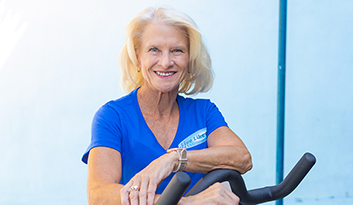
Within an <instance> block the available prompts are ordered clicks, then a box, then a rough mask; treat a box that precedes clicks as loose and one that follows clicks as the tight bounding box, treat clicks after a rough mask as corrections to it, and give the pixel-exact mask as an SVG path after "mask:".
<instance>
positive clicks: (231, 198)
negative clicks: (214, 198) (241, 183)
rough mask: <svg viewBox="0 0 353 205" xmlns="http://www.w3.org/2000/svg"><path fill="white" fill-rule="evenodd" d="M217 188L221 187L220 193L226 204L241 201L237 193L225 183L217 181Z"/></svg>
mask: <svg viewBox="0 0 353 205" xmlns="http://www.w3.org/2000/svg"><path fill="white" fill-rule="evenodd" d="M215 185H216V186H217V188H219V189H220V193H219V194H220V195H221V196H222V198H223V200H222V201H224V202H225V204H238V203H239V198H238V196H237V195H235V194H234V193H233V192H232V191H230V190H229V189H227V188H226V187H225V186H224V185H223V184H221V183H216V184H215Z"/></svg>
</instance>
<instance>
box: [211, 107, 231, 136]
mask: <svg viewBox="0 0 353 205" xmlns="http://www.w3.org/2000/svg"><path fill="white" fill-rule="evenodd" d="M206 124H207V136H209V135H210V134H211V133H212V132H213V131H214V130H215V129H217V128H219V127H222V126H227V127H228V124H227V122H226V121H225V119H224V117H223V115H222V113H221V111H220V110H219V109H218V107H217V106H216V105H215V104H214V103H213V102H211V101H208V106H207V111H206Z"/></svg>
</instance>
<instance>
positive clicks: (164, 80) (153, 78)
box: [137, 23, 189, 92]
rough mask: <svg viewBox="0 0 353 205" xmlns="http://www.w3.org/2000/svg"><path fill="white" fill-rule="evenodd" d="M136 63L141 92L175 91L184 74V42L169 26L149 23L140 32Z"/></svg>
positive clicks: (186, 41)
mask: <svg viewBox="0 0 353 205" xmlns="http://www.w3.org/2000/svg"><path fill="white" fill-rule="evenodd" d="M137 61H138V65H137V66H138V67H141V72H142V76H143V79H144V81H143V83H144V85H145V86H143V87H144V88H149V89H152V90H159V91H162V92H173V91H174V90H176V91H178V88H179V84H180V83H181V82H182V81H183V80H184V78H185V76H186V74H187V70H188V61H189V50H188V40H187V38H186V36H185V34H184V33H183V32H181V31H180V30H178V29H176V28H175V27H173V26H168V25H163V24H158V23H151V24H150V25H148V26H147V27H146V28H145V30H144V35H143V37H142V42H141V46H140V49H139V51H138V52H137Z"/></svg>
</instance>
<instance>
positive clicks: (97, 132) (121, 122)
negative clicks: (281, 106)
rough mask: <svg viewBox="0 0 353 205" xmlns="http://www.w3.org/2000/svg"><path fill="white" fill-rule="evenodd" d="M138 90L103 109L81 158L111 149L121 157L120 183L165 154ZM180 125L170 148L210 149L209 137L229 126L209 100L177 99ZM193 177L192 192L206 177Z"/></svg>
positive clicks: (84, 159)
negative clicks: (141, 104) (142, 107)
mask: <svg viewBox="0 0 353 205" xmlns="http://www.w3.org/2000/svg"><path fill="white" fill-rule="evenodd" d="M137 90H138V88H137V89H136V90H134V91H132V92H131V93H130V94H128V95H126V96H124V97H122V98H119V99H117V100H113V101H110V102H108V103H106V104H105V105H103V106H102V107H101V108H100V109H99V110H98V111H97V113H96V114H95V116H94V119H93V122H92V139H91V143H90V145H89V147H88V149H87V151H86V153H85V154H84V155H83V157H82V161H83V162H84V163H87V158H88V154H89V151H90V150H91V149H92V148H94V147H102V146H103V147H110V148H113V149H116V150H117V151H119V152H120V154H121V160H122V176H121V180H120V183H121V184H126V183H127V182H129V180H130V179H131V178H132V177H133V176H134V175H135V174H136V173H138V172H140V171H141V170H142V169H144V168H145V167H146V166H147V165H149V164H150V163H151V162H152V161H153V160H155V159H157V158H158V157H160V156H162V155H164V154H166V150H165V149H164V148H163V147H162V146H161V145H160V144H159V142H158V141H157V139H156V138H155V136H154V134H153V133H152V131H151V130H150V128H149V127H148V126H147V123H146V121H145V119H144V117H143V115H142V112H141V110H140V107H139V105H138V101H137ZM177 102H178V105H179V124H178V129H177V132H176V135H175V137H174V140H173V142H172V144H171V146H170V148H175V147H184V148H187V150H188V151H189V150H200V149H205V148H207V147H208V146H207V136H208V135H209V134H210V133H211V132H213V131H214V130H215V129H217V128H219V127H221V126H228V125H227V123H226V122H225V120H224V117H223V116H222V114H221V112H220V111H219V110H218V108H217V107H216V105H215V104H213V103H212V102H211V101H210V100H205V99H192V98H185V97H183V96H180V95H178V96H177ZM186 173H187V174H188V175H189V176H190V177H191V184H190V186H189V189H190V188H191V187H192V186H193V185H194V184H195V183H196V182H197V181H198V180H200V179H201V178H202V177H203V176H204V174H202V173H191V172H186ZM173 175H174V174H173V173H172V174H171V175H170V176H169V177H167V178H166V179H164V180H163V182H162V183H161V184H160V186H159V187H158V189H157V191H156V193H157V194H161V193H162V192H163V190H164V188H165V187H166V186H167V184H168V183H169V181H170V180H171V178H172V177H173Z"/></svg>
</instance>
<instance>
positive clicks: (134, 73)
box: [82, 8, 252, 205]
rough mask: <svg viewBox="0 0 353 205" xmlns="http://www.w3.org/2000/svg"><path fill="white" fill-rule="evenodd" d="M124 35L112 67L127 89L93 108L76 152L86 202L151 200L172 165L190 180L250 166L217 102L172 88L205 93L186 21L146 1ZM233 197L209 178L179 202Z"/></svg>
mask: <svg viewBox="0 0 353 205" xmlns="http://www.w3.org/2000/svg"><path fill="white" fill-rule="evenodd" d="M126 38H127V41H126V43H125V45H124V47H123V48H122V50H121V52H120V54H119V66H120V69H121V70H122V87H123V88H124V90H126V91H128V92H130V93H129V94H128V95H126V96H124V97H122V98H120V99H117V100H114V101H110V102H108V103H107V104H105V105H104V106H102V107H101V108H100V109H99V110H98V111H97V113H96V115H95V117H94V120H93V124H92V141H91V144H90V146H89V147H88V149H87V152H86V153H85V154H84V156H83V159H82V160H83V161H84V162H85V163H87V164H88V181H87V194H88V201H89V204H132V205H135V204H143V205H144V204H149V205H150V204H153V203H154V202H155V201H156V200H157V199H158V197H159V194H160V193H161V192H162V191H163V189H164V188H165V187H166V185H167V184H168V182H169V180H170V179H171V178H172V176H173V172H178V171H183V170H184V171H186V172H187V173H188V174H189V175H190V177H191V179H192V183H191V185H190V187H192V186H193V185H194V184H195V183H196V182H197V181H198V180H199V179H200V178H201V177H202V176H203V175H204V174H203V173H207V172H209V171H211V170H213V169H218V168H228V169H234V170H237V171H239V172H240V173H245V172H247V171H248V170H250V169H251V168H252V162H251V156H250V154H249V152H248V150H247V149H246V147H245V145H244V144H243V142H242V141H241V140H240V138H239V137H238V136H237V135H236V134H235V133H233V132H232V131H231V130H230V129H229V128H228V126H227V123H226V122H225V120H224V118H223V116H222V114H221V113H220V111H219V110H218V108H217V107H216V106H215V105H214V104H213V103H211V102H210V101H209V100H201V99H197V100H195V99H191V98H185V97H182V96H180V95H179V93H184V94H196V93H199V92H206V91H208V90H209V89H210V88H211V86H212V82H213V75H212V70H211V63H210V58H209V55H208V52H207V50H206V49H205V46H204V44H203V43H202V39H201V35H200V33H199V31H198V30H197V28H196V25H195V24H194V22H193V21H192V20H191V19H190V18H189V17H188V16H186V15H184V14H182V13H179V12H176V11H174V10H171V9H167V8H149V9H147V10H145V11H143V12H142V13H141V14H139V15H137V16H136V17H135V18H134V19H132V21H131V22H130V23H129V25H128V27H127V30H126ZM171 148H177V149H171ZM238 201H239V199H238V197H237V196H236V195H234V194H233V193H232V192H230V191H229V190H227V189H226V188H225V187H224V186H223V185H220V184H219V183H217V184H215V185H213V186H211V187H210V188H208V189H207V190H205V191H203V192H201V193H200V194H198V195H195V196H191V197H183V198H182V199H181V200H180V204H206V203H208V204H213V203H215V204H237V203H238Z"/></svg>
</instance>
